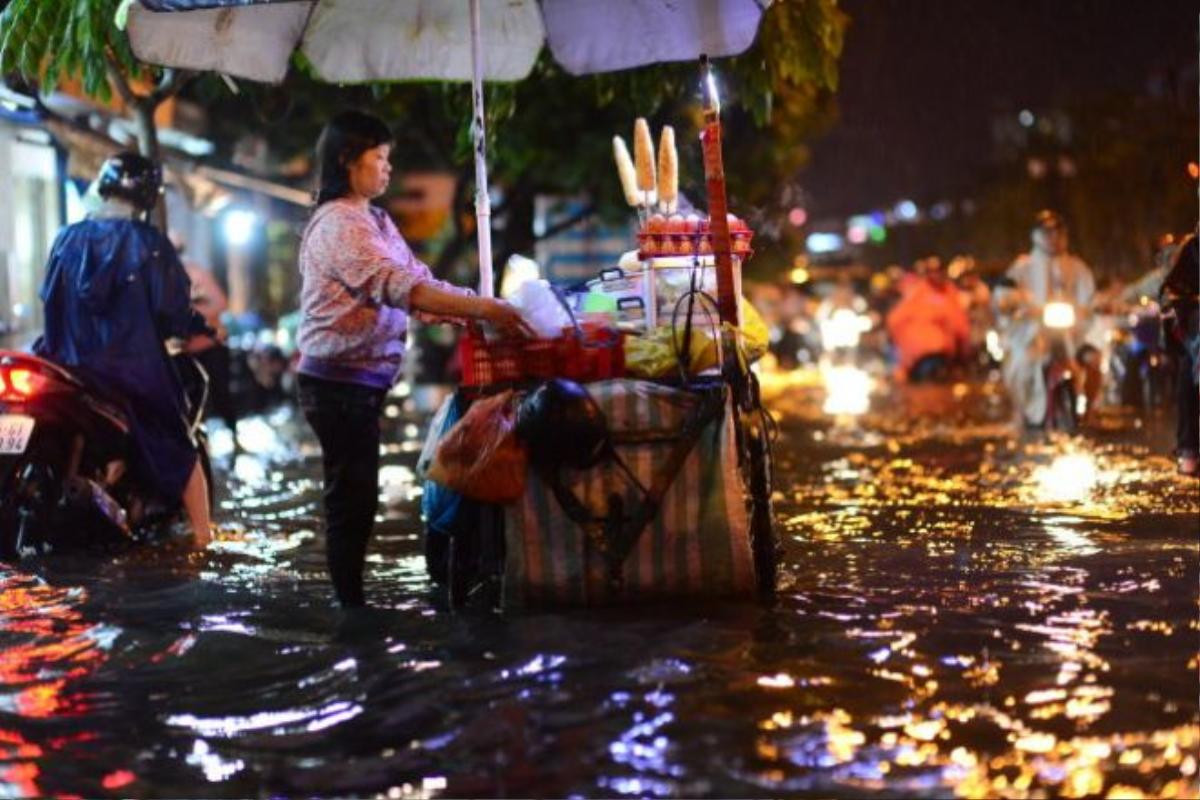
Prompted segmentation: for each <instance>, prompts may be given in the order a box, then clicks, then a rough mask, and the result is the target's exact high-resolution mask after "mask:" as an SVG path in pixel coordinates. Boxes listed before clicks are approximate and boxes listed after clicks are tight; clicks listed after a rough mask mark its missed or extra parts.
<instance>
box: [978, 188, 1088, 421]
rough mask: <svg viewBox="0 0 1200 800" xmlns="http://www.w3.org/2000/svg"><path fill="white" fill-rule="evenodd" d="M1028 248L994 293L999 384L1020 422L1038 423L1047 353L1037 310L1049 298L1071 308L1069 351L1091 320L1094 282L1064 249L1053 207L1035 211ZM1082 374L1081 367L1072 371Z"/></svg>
mask: <svg viewBox="0 0 1200 800" xmlns="http://www.w3.org/2000/svg"><path fill="white" fill-rule="evenodd" d="M1031 238H1032V240H1033V247H1032V249H1031V250H1030V252H1029V253H1027V254H1025V255H1022V256H1019V257H1018V258H1017V260H1016V261H1014V262H1013V265H1012V266H1011V267H1009V270H1008V278H1009V280H1010V281H1011V283H1012V284H1013V285H1012V286H1002V287H1000V288H998V290H997V292H996V297H995V301H996V308H997V310H998V311H999V312H1000V315H1001V317H1002V319H1004V320H1005V323H1004V325H1003V332H1004V334H1005V338H1006V342H1005V348H1004V349H1005V360H1004V383H1005V385H1006V386H1007V388H1008V392H1009V398H1010V399H1011V400H1012V404H1013V409H1014V412H1015V413H1016V414H1018V415H1019V418H1020V419H1021V421H1022V422H1024V424H1026V425H1033V426H1036V425H1041V424H1042V422H1043V421H1044V420H1045V418H1046V381H1045V372H1044V370H1043V367H1044V365H1045V361H1046V357H1047V355H1048V354H1049V349H1048V343H1047V340H1046V336H1045V332H1044V330H1043V327H1042V309H1043V308H1044V307H1045V305H1046V304H1047V303H1050V302H1055V301H1058V302H1066V303H1070V304H1072V305H1073V306H1074V307H1075V327H1074V328H1073V329H1071V330H1069V331H1066V332H1064V336H1065V339H1066V343H1067V352H1068V353H1070V354H1071V355H1072V356H1075V354H1076V353H1077V351H1078V349H1079V347H1080V345H1082V344H1083V343H1084V336H1085V333H1086V330H1087V326H1088V325H1089V324H1090V321H1091V308H1092V297H1093V295H1095V293H1096V282H1095V279H1094V278H1093V277H1092V271H1091V269H1089V268H1088V265H1087V264H1085V263H1084V262H1083V260H1082V259H1080V258H1079V257H1077V256H1074V255H1072V254H1071V253H1070V252H1068V249H1067V244H1068V242H1067V226H1066V224H1065V223H1064V222H1063V219H1062V217H1060V216H1059V215H1058V214H1056V213H1055V212H1053V211H1042V212H1040V213H1039V214H1038V215H1037V218H1036V221H1035V223H1034V227H1033V231H1032V237H1031ZM1074 373H1075V374H1076V375H1077V376H1080V377H1082V374H1083V371H1082V370H1074Z"/></svg>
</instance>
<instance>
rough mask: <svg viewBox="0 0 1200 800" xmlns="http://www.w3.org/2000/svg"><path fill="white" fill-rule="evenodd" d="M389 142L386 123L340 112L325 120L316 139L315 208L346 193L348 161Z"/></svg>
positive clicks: (353, 113)
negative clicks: (323, 127)
mask: <svg viewBox="0 0 1200 800" xmlns="http://www.w3.org/2000/svg"><path fill="white" fill-rule="evenodd" d="M391 141H392V132H391V131H390V130H389V129H388V126H387V123H386V122H384V121H383V120H381V119H380V118H379V117H375V116H372V115H370V114H366V113H364V112H362V111H343V112H341V113H340V114H338V115H337V116H335V117H334V118H333V119H331V120H329V122H328V123H327V124H326V125H325V129H324V130H323V131H321V138H320V139H318V140H317V205H318V206H320V205H321V204H323V203H327V202H329V201H330V200H337V199H338V198H339V197H345V196H346V195H347V194H349V193H350V173H349V166H350V162H352V161H354V159H356V158H358V157H359V156H361V155H362V154H363V153H365V152H367V151H368V150H370V149H371V148H372V147H378V146H379V145H381V144H390V143H391Z"/></svg>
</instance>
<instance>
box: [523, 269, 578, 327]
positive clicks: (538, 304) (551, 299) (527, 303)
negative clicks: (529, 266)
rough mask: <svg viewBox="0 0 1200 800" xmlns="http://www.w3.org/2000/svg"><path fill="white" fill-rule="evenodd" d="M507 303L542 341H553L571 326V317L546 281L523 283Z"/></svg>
mask: <svg viewBox="0 0 1200 800" xmlns="http://www.w3.org/2000/svg"><path fill="white" fill-rule="evenodd" d="M509 302H510V303H512V304H513V306H514V307H515V308H516V309H517V310H518V311H520V312H521V316H522V317H524V318H525V321H526V322H528V323H529V325H530V327H532V328H533V329H534V330H535V331H537V334H538V336H541V337H542V338H544V339H553V338H554V337H556V336H558V335H559V334H561V333H562V329H563V328H565V327H568V326H569V325H570V324H571V315H570V314H568V313H567V309H566V308H564V307H563V304H562V302H561V301H560V300H559V299H558V296H557V295H555V293H554V289H553V288H551V286H550V283H549V282H548V281H545V280H541V279H539V280H532V281H525V282H524V283H522V284H521V285H520V287H518V288H517V290H516V291H515V292H513V294H512V297H511V298H510V299H509Z"/></svg>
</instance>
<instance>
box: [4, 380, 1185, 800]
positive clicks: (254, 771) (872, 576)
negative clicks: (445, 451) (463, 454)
mask: <svg viewBox="0 0 1200 800" xmlns="http://www.w3.org/2000/svg"><path fill="white" fill-rule="evenodd" d="M829 385H830V386H832V387H833V389H832V390H828V389H826V388H825V386H824V385H823V384H821V383H820V382H819V381H818V380H817V379H816V377H815V376H814V375H811V374H805V375H801V376H800V377H798V378H796V377H793V378H772V379H771V380H769V381H768V385H767V389H768V395H769V396H770V398H771V399H770V400H769V401H768V402H769V405H770V406H771V408H772V409H774V410H775V411H776V413H777V416H778V417H779V418H780V422H781V427H782V438H781V440H780V442H779V443H778V445H777V447H776V451H777V462H778V463H777V472H778V474H777V476H776V489H777V491H778V498H777V500H778V502H777V513H778V521H779V526H780V534H781V536H782V539H783V543H784V545H785V549H786V556H785V565H784V568H783V576H782V588H781V591H780V593H779V597H778V601H777V603H776V604H775V606H774V607H772V608H766V607H764V606H761V605H757V604H752V603H751V604H741V605H739V604H696V603H688V604H678V605H677V606H675V607H655V608H648V609H642V608H639V609H636V610H631V609H615V610H574V611H566V612H561V611H556V612H553V613H537V614H529V613H526V614H511V615H507V616H501V617H496V616H486V615H479V614H470V615H451V614H448V613H445V612H443V611H439V610H438V607H437V605H436V602H435V598H434V597H433V595H432V594H431V591H430V584H429V581H428V579H427V577H426V575H425V571H424V565H423V559H422V557H421V541H420V536H419V533H420V522H419V517H418V513H419V512H418V504H419V489H418V487H417V486H416V485H415V484H414V480H415V479H414V476H413V473H412V466H413V465H414V464H415V461H416V458H417V453H418V451H419V449H420V445H421V442H422V439H423V435H424V431H423V428H422V425H421V424H420V422H421V419H420V418H416V417H413V418H409V417H407V416H406V415H404V414H402V413H400V411H399V409H398V408H396V409H392V410H390V411H389V415H388V419H387V420H385V423H386V425H385V430H386V431H387V433H386V434H385V439H386V440H387V441H389V442H390V444H389V446H388V451H389V452H388V454H387V455H386V457H385V462H384V463H385V464H386V467H385V469H384V474H383V480H384V483H385V487H384V491H383V494H384V495H385V500H386V505H381V513H382V514H383V522H382V523H381V524H380V525H378V526H377V528H376V536H375V540H374V545H373V548H372V552H371V555H370V556H369V560H370V563H369V565H368V567H369V573H368V585H367V593H368V597H369V599H370V600H371V601H372V602H373V603H374V604H375V605H376V606H377V609H376V610H374V611H371V612H369V613H366V614H361V615H357V616H351V617H346V616H344V615H343V614H342V613H341V612H339V611H338V610H336V609H335V608H333V606H332V590H331V588H330V586H329V584H328V581H327V579H326V575H325V571H324V552H323V544H322V540H321V537H320V536H319V535H318V534H317V530H318V526H319V499H320V498H319V486H320V480H319V478H320V475H319V460H318V454H317V451H316V449H315V444H314V441H313V439H312V436H311V433H310V432H309V430H308V429H307V427H306V426H305V425H304V424H303V421H302V420H300V419H299V418H298V416H297V415H295V414H294V412H293V411H292V410H291V409H290V408H286V407H285V408H283V409H281V410H279V411H277V412H275V413H274V414H272V415H270V416H267V417H262V418H253V419H249V420H245V421H243V423H242V425H241V444H242V445H243V448H244V452H243V453H242V454H241V455H239V456H237V457H236V458H233V457H232V455H231V454H230V452H229V449H230V447H229V445H230V442H229V441H228V437H225V438H224V439H222V437H219V436H218V437H216V440H215V446H216V448H215V449H216V450H217V456H218V459H217V460H218V463H219V464H221V465H223V468H224V470H223V472H222V478H221V480H220V481H219V483H220V484H221V485H220V487H219V494H220V496H221V497H222V498H223V506H224V507H223V510H222V512H221V513H220V516H219V519H220V520H221V521H222V522H223V523H224V525H225V530H224V533H223V535H222V536H221V537H220V540H219V541H218V542H217V543H216V544H214V546H213V547H212V549H211V550H209V551H207V552H204V553H202V554H190V553H188V552H187V551H186V550H185V549H183V548H180V547H172V546H163V547H158V548H143V549H141V550H138V551H134V552H130V553H127V554H124V555H122V556H120V557H116V558H111V559H100V558H96V557H83V556H79V557H72V558H57V559H55V560H53V561H51V562H49V563H47V564H45V565H42V566H38V567H36V568H31V569H28V570H21V569H12V568H9V567H4V568H2V569H0V603H2V604H3V609H2V612H0V651H2V652H3V656H2V661H0V795H2V796H7V797H25V796H35V795H60V796H86V797H96V796H132V797H142V796H145V797H178V796H204V797H246V796H269V795H271V796H276V795H293V796H298V795H303V796H347V795H352V796H385V797H438V796H451V797H464V796H477V797H478V796H534V795H541V796H589V797H590V796H616V795H627V796H687V797H699V796H710V797H750V796H787V795H822V796H828V795H848V796H863V795H870V794H880V795H884V796H919V797H953V796H964V797H982V796H992V797H1046V796H1065V797H1085V796H1099V797H1143V796H1145V797H1195V796H1197V795H1198V794H1200V777H1198V775H1197V771H1198V765H1197V751H1198V750H1200V727H1198V726H1200V709H1198V706H1197V692H1196V685H1197V683H1196V676H1197V669H1198V666H1200V664H1198V653H1200V648H1198V647H1197V642H1198V639H1200V625H1198V624H1197V582H1198V579H1200V574H1198V555H1200V554H1198V544H1197V531H1198V527H1200V493H1198V488H1197V483H1196V482H1195V481H1194V480H1193V481H1187V480H1185V479H1182V478H1178V477H1176V476H1175V474H1174V465H1173V463H1172V461H1171V460H1170V459H1169V458H1167V457H1166V454H1167V453H1168V452H1169V448H1168V446H1167V444H1166V438H1165V434H1164V432H1163V430H1162V428H1163V427H1164V426H1165V424H1166V421H1161V420H1160V421H1159V422H1158V423H1156V424H1147V425H1146V426H1145V427H1144V428H1142V427H1141V426H1139V425H1137V424H1136V421H1135V420H1134V419H1133V418H1132V417H1131V416H1130V415H1128V414H1122V413H1119V412H1115V411H1114V412H1106V413H1105V414H1104V415H1103V416H1102V417H1101V419H1100V420H1099V422H1098V424H1097V426H1096V428H1095V429H1094V430H1092V431H1090V432H1089V433H1088V434H1087V435H1086V436H1082V437H1078V438H1075V439H1066V438H1063V439H1055V440H1047V439H1046V438H1044V437H1042V436H1041V435H1040V434H1039V435H1029V436H1027V437H1026V438H1024V439H1021V440H1018V439H1016V438H1013V437H1012V436H1011V435H1010V433H1009V431H1008V429H1007V428H1006V427H1005V425H1004V424H1003V420H1005V419H1006V418H1007V409H1006V408H1005V407H1004V404H1003V403H1002V402H1001V400H1000V398H999V397H998V395H997V394H996V392H995V390H993V389H991V388H989V387H968V386H965V385H963V386H958V387H944V388H933V389H907V390H904V391H901V390H899V389H896V388H894V387H889V386H887V385H880V384H876V385H874V386H873V388H872V385H871V379H870V378H868V377H867V376H865V374H862V373H856V372H848V373H846V374H844V375H840V376H836V378H835V379H834V380H831V381H830V382H829ZM868 392H870V394H869V395H868Z"/></svg>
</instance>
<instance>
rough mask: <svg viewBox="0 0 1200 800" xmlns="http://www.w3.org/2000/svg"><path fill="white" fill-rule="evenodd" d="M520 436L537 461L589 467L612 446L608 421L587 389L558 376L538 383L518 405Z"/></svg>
mask: <svg viewBox="0 0 1200 800" xmlns="http://www.w3.org/2000/svg"><path fill="white" fill-rule="evenodd" d="M516 432H517V436H518V437H519V438H520V439H521V440H522V441H523V442H524V443H525V444H526V445H527V446H528V447H529V454H530V455H531V456H532V457H533V461H534V463H536V464H538V465H540V466H543V467H546V468H555V467H561V466H567V467H574V468H575V469H587V468H588V467H592V466H595V465H596V464H598V463H599V462H600V461H601V460H602V459H603V458H604V456H605V455H606V454H607V453H608V452H609V451H610V450H611V447H612V441H611V439H610V437H609V433H608V421H607V420H606V419H605V418H604V412H603V411H601V410H600V406H599V405H597V404H596V401H595V400H594V399H592V396H591V395H590V394H588V392H587V390H586V389H584V388H583V387H582V386H580V385H579V384H578V383H575V382H574V381H568V380H564V379H562V378H555V379H554V380H550V381H547V382H546V383H543V384H542V385H541V386H539V387H538V388H537V389H535V390H534V391H533V393H531V394H530V395H528V396H527V397H526V398H525V400H524V401H522V403H521V406H520V408H518V409H517V426H516Z"/></svg>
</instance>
